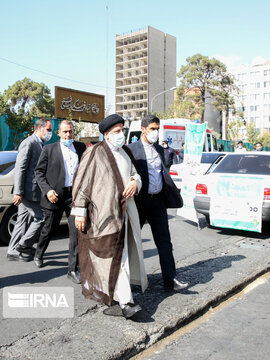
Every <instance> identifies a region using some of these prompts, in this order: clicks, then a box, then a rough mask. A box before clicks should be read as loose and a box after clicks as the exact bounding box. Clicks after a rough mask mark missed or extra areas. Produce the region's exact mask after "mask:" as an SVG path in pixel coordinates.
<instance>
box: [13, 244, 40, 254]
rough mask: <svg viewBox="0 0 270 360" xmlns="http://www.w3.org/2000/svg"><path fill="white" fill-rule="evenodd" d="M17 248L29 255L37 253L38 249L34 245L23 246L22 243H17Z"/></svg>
mask: <svg viewBox="0 0 270 360" xmlns="http://www.w3.org/2000/svg"><path fill="white" fill-rule="evenodd" d="M15 249H16V250H17V251H18V252H19V253H24V254H28V255H32V256H34V255H35V252H36V249H35V248H33V247H28V246H22V245H21V244H17V246H16V247H15Z"/></svg>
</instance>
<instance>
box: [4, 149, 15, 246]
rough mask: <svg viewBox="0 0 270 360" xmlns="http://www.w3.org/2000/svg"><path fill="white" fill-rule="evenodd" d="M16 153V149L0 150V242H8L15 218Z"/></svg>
mask: <svg viewBox="0 0 270 360" xmlns="http://www.w3.org/2000/svg"><path fill="white" fill-rule="evenodd" d="M17 154H18V152H17V151H0V242H1V243H4V244H8V243H9V240H10V235H11V232H12V230H13V227H14V225H15V222H16V218H17V211H18V209H17V207H16V206H15V205H13V203H12V199H13V194H12V189H13V184H14V167H15V162H16V157H17Z"/></svg>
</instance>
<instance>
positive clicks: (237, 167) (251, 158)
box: [213, 154, 270, 175]
mask: <svg viewBox="0 0 270 360" xmlns="http://www.w3.org/2000/svg"><path fill="white" fill-rule="evenodd" d="M213 172H214V173H233V174H256V175H270V156H269V155H256V154H237V155H227V156H225V157H224V159H223V160H222V161H221V162H220V163H219V164H218V165H217V167H216V168H215V169H214V170H213Z"/></svg>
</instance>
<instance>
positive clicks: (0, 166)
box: [0, 151, 67, 245]
mask: <svg viewBox="0 0 270 360" xmlns="http://www.w3.org/2000/svg"><path fill="white" fill-rule="evenodd" d="M17 154H18V151H0V242H1V243H3V244H6V245H8V244H9V241H10V236H11V233H12V230H13V228H14V225H15V223H16V220H17V214H18V208H17V206H15V205H13V202H12V200H13V193H12V191H13V185H14V167H15V162H16V158H17ZM66 223H67V218H66V216H65V215H64V216H63V219H62V220H61V224H66Z"/></svg>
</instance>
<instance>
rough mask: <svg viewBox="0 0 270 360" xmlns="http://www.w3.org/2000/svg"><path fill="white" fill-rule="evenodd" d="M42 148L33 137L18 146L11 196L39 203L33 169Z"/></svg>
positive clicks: (38, 192)
mask: <svg viewBox="0 0 270 360" xmlns="http://www.w3.org/2000/svg"><path fill="white" fill-rule="evenodd" d="M41 151H42V148H41V146H40V144H39V142H38V140H37V138H36V136H35V134H33V135H31V136H29V137H28V138H26V139H25V140H23V142H22V143H21V145H20V146H19V149H18V156H17V159H16V164H15V175H14V188H13V194H16V195H22V196H23V197H24V198H25V199H27V200H30V201H40V189H39V187H38V184H37V181H36V179H35V167H36V165H37V163H38V159H39V156H40V154H41Z"/></svg>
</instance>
